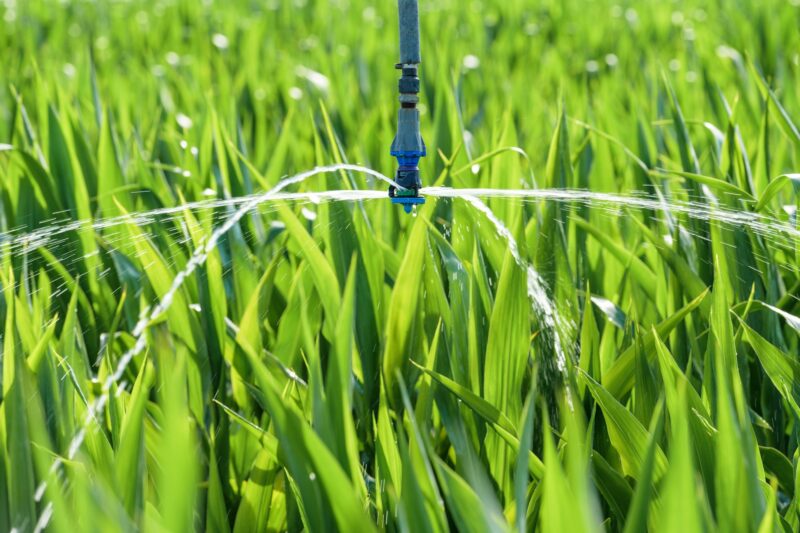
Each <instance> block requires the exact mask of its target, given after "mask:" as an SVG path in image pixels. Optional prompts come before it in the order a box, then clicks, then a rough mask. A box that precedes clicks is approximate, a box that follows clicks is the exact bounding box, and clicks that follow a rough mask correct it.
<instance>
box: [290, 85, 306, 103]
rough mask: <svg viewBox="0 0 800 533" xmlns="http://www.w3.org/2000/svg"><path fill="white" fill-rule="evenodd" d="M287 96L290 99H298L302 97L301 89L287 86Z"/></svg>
mask: <svg viewBox="0 0 800 533" xmlns="http://www.w3.org/2000/svg"><path fill="white" fill-rule="evenodd" d="M289 98H291V99H292V100H300V99H301V98H303V89H301V88H300V87H289Z"/></svg>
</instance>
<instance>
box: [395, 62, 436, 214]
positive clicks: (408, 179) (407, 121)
mask: <svg viewBox="0 0 800 533" xmlns="http://www.w3.org/2000/svg"><path fill="white" fill-rule="evenodd" d="M395 67H396V68H397V69H398V70H400V71H401V72H402V77H401V78H400V81H399V83H398V91H399V93H400V109H399V111H398V113H397V135H395V138H394V141H393V142H392V148H391V154H392V156H393V157H396V158H397V163H398V168H397V173H396V174H395V182H396V183H397V185H398V187H394V186H393V187H390V188H389V197H390V198H391V199H392V203H395V204H401V205H402V206H403V209H404V210H405V212H406V213H411V211H412V208H413V206H414V205H418V204H423V203H425V199H424V198H422V197H420V195H419V190H420V189H421V188H422V181H421V180H420V176H419V160H420V158H422V157H425V155H426V154H427V149H426V148H425V141H423V140H422V135H421V134H420V131H419V109H417V103H418V102H419V96H418V95H419V78H418V77H417V72H418V71H417V66H416V65H415V64H403V63H400V64H397V65H395Z"/></svg>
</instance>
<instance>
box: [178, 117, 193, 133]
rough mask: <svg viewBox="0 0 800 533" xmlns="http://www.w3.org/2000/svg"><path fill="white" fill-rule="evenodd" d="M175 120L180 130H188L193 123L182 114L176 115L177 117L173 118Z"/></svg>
mask: <svg viewBox="0 0 800 533" xmlns="http://www.w3.org/2000/svg"><path fill="white" fill-rule="evenodd" d="M175 120H177V121H178V126H180V127H181V128H183V129H185V130H188V129H189V128H191V127H192V126H193V125H194V122H193V121H192V119H190V118H189V117H187V116H186V115H184V114H183V113H178V115H177V116H176V117H175Z"/></svg>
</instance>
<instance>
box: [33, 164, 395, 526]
mask: <svg viewBox="0 0 800 533" xmlns="http://www.w3.org/2000/svg"><path fill="white" fill-rule="evenodd" d="M339 170H352V171H354V172H362V173H364V174H369V175H372V176H374V177H376V178H378V179H381V180H382V181H385V182H387V183H394V182H393V181H392V180H391V179H390V178H388V177H386V176H384V175H383V174H381V173H380V172H378V171H376V170H372V169H370V168H367V167H361V166H359V165H349V164H338V165H330V166H326V167H317V168H314V169H312V170H309V171H306V172H303V173H300V174H297V175H295V176H291V177H289V178H285V179H283V180H281V181H280V182H279V183H278V184H277V185H275V187H273V188H272V189H270V190H269V191H267V192H266V193H263V194H260V195H256V196H255V197H253V198H252V199H251V200H249V201H248V202H246V203H244V204H243V205H242V206H241V207H239V209H237V210H236V212H235V213H233V214H232V215H231V216H230V217H228V219H227V220H226V221H225V223H224V224H222V225H221V226H220V227H218V228H217V229H216V230H214V231H213V232H212V233H211V236H210V237H209V239H208V241H206V243H205V244H202V245H200V246H198V247H197V249H195V251H194V253H193V254H192V257H191V258H190V259H189V261H188V262H187V263H186V266H185V267H184V269H183V270H182V271H181V272H179V273H178V274H177V275H176V276H175V278H174V279H173V280H172V284H171V285H170V288H169V289H168V290H167V292H166V293H164V296H162V297H161V300H160V301H159V302H158V304H157V305H156V306H155V307H154V308H152V310H151V311H150V312H149V313H145V314H144V316H142V317H141V318H140V319H139V321H138V322H137V323H136V325H135V326H134V329H133V337H134V339H135V342H134V345H133V347H132V348H130V349H129V350H128V351H127V352H125V353H124V354H123V355H122V357H121V358H120V360H119V362H118V363H117V367H116V369H115V371H114V373H112V374H111V375H109V376H108V378H106V380H105V381H104V382H103V386H102V389H101V390H102V392H101V394H100V396H98V397H97V398H95V399H94V400H93V401H92V402H91V403H90V404H89V405H88V406H87V407H88V410H87V413H86V417H85V419H84V421H83V423H82V424H81V428H80V430H79V431H78V432H77V433H76V434H75V436H74V437H73V438H72V440H71V441H70V444H69V446H68V449H67V455H66V460H71V459H73V458H74V457H75V455H76V454H77V453H78V450H79V449H80V447H81V445H82V444H83V441H84V439H85V437H86V431H87V428H88V426H89V424H91V422H92V421H93V420H94V419H95V416H96V414H98V413H99V412H100V411H101V410H102V408H103V407H104V406H105V404H106V403H107V402H108V399H109V394H110V391H111V387H112V386H113V385H114V384H116V383H117V381H118V380H119V379H120V378H121V377H122V375H123V374H124V373H125V370H126V369H127V368H128V365H129V364H130V362H131V361H132V360H133V358H134V357H136V356H137V355H139V354H140V353H141V352H142V351H143V350H144V349H145V347H146V346H147V338H146V336H145V333H146V332H147V328H148V327H149V325H150V324H151V323H152V322H153V321H154V320H156V319H158V318H159V317H160V316H161V315H162V314H164V313H165V312H166V311H167V310H168V309H169V307H170V306H171V305H172V301H173V298H174V297H175V294H176V293H177V292H178V290H180V288H181V286H182V285H183V282H184V281H185V280H186V278H187V277H189V276H190V275H191V274H192V273H193V272H194V271H195V269H197V267H199V266H201V265H202V264H203V263H204V262H205V260H206V259H207V258H208V254H210V253H211V252H212V251H213V250H214V248H215V247H216V245H217V242H218V241H219V239H220V238H221V237H222V236H223V235H224V234H225V233H227V232H228V231H229V230H230V229H231V228H232V227H233V226H235V225H236V224H237V223H239V221H240V220H241V219H242V217H244V215H246V214H247V213H248V212H249V211H251V210H252V209H254V208H255V207H257V206H258V205H259V204H261V203H263V202H265V201H268V200H273V199H274V198H275V196H276V195H277V194H278V193H280V191H281V190H283V189H285V188H286V187H288V186H290V185H294V184H296V183H300V182H302V181H305V180H306V179H308V178H310V177H312V176H316V175H319V174H325V173H330V172H337V171H339ZM382 196H385V193H382ZM63 462H64V461H63V460H62V459H61V458H60V457H58V458H56V459H55V461H53V464H52V465H51V466H50V469H49V471H48V475H54V474H55V473H56V472H57V471H58V470H59V468H60V467H61V465H62V464H63ZM46 488H47V480H46V479H45V480H44V481H42V483H40V484H39V486H38V487H37V489H36V493H35V495H34V497H36V496H39V498H37V501H38V500H39V499H41V497H43V496H44V493H45V490H46ZM52 515H53V507H52V502H48V504H47V505H46V506H45V509H44V510H43V511H42V514H41V516H40V517H39V520H38V521H37V524H36V529H35V531H42V530H43V529H44V528H45V527H47V524H48V523H49V522H50V519H51V518H52Z"/></svg>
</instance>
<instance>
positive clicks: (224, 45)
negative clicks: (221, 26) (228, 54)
mask: <svg viewBox="0 0 800 533" xmlns="http://www.w3.org/2000/svg"><path fill="white" fill-rule="evenodd" d="M211 43H212V44H213V45H214V46H216V47H217V48H218V49H220V50H227V49H228V46H229V45H230V43H229V42H228V38H227V37H226V36H225V35H223V34H221V33H215V34H214V35H212V36H211Z"/></svg>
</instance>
